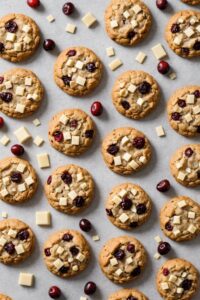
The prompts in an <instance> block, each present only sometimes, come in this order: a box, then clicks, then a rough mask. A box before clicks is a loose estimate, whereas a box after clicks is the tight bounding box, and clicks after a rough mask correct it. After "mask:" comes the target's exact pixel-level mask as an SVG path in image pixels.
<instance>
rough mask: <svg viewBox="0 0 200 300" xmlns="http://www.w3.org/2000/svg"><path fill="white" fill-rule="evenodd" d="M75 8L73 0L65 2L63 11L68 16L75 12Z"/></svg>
mask: <svg viewBox="0 0 200 300" xmlns="http://www.w3.org/2000/svg"><path fill="white" fill-rule="evenodd" d="M74 9H75V7H74V4H73V3H71V2H67V3H65V4H64V5H63V8H62V10H63V13H64V14H65V15H66V16H69V15H71V14H73V12H74Z"/></svg>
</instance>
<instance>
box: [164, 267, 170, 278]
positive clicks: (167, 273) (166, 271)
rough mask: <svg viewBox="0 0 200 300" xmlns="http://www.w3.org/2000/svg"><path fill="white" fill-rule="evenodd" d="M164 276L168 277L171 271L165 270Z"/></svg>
mask: <svg viewBox="0 0 200 300" xmlns="http://www.w3.org/2000/svg"><path fill="white" fill-rule="evenodd" d="M163 275H164V276H168V275H169V270H168V269H167V268H164V269H163Z"/></svg>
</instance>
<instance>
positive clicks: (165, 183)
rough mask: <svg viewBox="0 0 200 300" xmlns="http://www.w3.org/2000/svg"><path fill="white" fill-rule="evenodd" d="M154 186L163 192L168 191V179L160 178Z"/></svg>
mask: <svg viewBox="0 0 200 300" xmlns="http://www.w3.org/2000/svg"><path fill="white" fill-rule="evenodd" d="M156 188H157V190H158V191H159V192H161V193H165V192H167V191H169V189H170V182H169V180H167V179H163V180H161V181H160V182H159V183H158V184H157V186H156Z"/></svg>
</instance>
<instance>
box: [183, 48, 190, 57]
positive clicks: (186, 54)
mask: <svg viewBox="0 0 200 300" xmlns="http://www.w3.org/2000/svg"><path fill="white" fill-rule="evenodd" d="M181 52H182V54H183V55H184V56H188V55H189V53H190V50H189V48H186V47H183V48H181Z"/></svg>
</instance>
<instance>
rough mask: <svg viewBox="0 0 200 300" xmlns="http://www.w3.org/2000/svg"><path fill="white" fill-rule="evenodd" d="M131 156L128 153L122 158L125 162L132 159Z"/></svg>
mask: <svg viewBox="0 0 200 300" xmlns="http://www.w3.org/2000/svg"><path fill="white" fill-rule="evenodd" d="M131 157H132V156H131V154H130V153H128V152H126V153H124V155H123V156H122V158H123V159H124V160H125V161H129V160H130V159H131Z"/></svg>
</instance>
